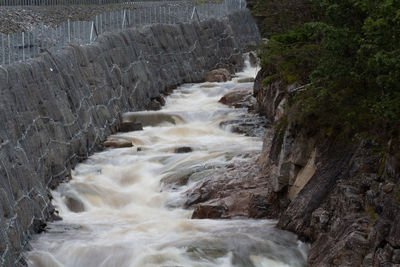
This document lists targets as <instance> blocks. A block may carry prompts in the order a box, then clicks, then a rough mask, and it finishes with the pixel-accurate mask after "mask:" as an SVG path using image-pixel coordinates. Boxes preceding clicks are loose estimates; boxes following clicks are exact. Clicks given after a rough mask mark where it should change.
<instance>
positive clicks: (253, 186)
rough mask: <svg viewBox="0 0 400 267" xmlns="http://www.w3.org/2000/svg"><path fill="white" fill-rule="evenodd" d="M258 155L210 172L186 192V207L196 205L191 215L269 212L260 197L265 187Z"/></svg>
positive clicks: (210, 216) (256, 214)
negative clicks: (260, 172)
mask: <svg viewBox="0 0 400 267" xmlns="http://www.w3.org/2000/svg"><path fill="white" fill-rule="evenodd" d="M257 156H258V155H257V154H255V155H251V157H250V158H248V159H246V160H243V161H241V162H235V163H232V164H231V166H227V168H226V169H223V171H220V172H217V173H210V174H209V175H207V176H206V177H204V179H203V180H200V181H199V182H197V184H196V185H195V186H194V187H193V188H191V189H189V190H188V191H187V192H186V203H185V206H186V207H193V206H194V207H195V211H194V214H193V218H225V219H226V218H237V217H252V218H261V217H264V216H265V212H269V210H268V206H269V202H268V200H267V199H264V198H263V193H265V190H266V188H267V185H266V183H265V180H264V179H263V177H259V176H258V174H259V165H258V164H257V163H256V158H257Z"/></svg>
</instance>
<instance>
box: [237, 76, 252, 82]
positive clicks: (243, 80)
mask: <svg viewBox="0 0 400 267" xmlns="http://www.w3.org/2000/svg"><path fill="white" fill-rule="evenodd" d="M236 82H237V83H252V82H254V78H252V77H248V78H241V79H238V80H237V81H236Z"/></svg>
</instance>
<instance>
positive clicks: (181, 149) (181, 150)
mask: <svg viewBox="0 0 400 267" xmlns="http://www.w3.org/2000/svg"><path fill="white" fill-rule="evenodd" d="M192 151H193V149H192V148H191V147H188V146H183V147H178V148H175V151H174V152H175V153H190V152H192Z"/></svg>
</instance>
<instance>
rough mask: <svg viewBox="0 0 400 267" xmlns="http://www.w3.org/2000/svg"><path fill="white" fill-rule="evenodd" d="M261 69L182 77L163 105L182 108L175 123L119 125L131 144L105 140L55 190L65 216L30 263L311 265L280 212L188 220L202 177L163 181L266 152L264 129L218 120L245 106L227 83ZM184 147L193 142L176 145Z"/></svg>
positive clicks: (46, 266)
mask: <svg viewBox="0 0 400 267" xmlns="http://www.w3.org/2000/svg"><path fill="white" fill-rule="evenodd" d="M247 65H248V64H247ZM255 74H256V69H255V68H251V67H249V66H247V68H246V69H245V70H244V71H243V72H241V73H238V74H237V77H236V78H234V79H233V80H232V81H229V82H225V83H215V84H212V85H211V83H201V84H185V85H182V86H180V87H179V88H177V89H176V90H174V92H173V93H172V94H171V95H170V96H168V97H167V99H166V105H165V106H164V107H163V109H162V110H160V111H157V112H159V113H160V114H162V113H163V114H175V115H176V117H177V118H179V120H177V121H176V123H175V124H173V123H171V122H168V121H166V122H163V123H160V124H158V125H155V126H147V127H144V129H143V130H142V131H135V132H129V133H119V134H117V136H120V137H123V138H125V139H129V140H131V141H132V144H133V145H134V146H133V147H129V148H118V149H106V150H105V151H103V152H100V153H96V154H94V155H93V156H91V157H89V158H88V159H87V160H86V161H84V162H83V163H81V164H79V165H77V166H76V168H75V169H74V170H73V171H72V179H71V180H70V181H69V182H68V183H65V184H62V185H60V186H59V187H58V188H57V190H55V191H53V192H52V195H53V198H54V199H53V204H54V206H55V207H56V209H57V210H58V212H59V215H60V216H61V217H62V218H63V220H62V221H56V222H51V223H49V224H48V226H47V228H46V231H45V232H44V233H42V234H40V235H37V236H36V237H35V238H34V239H33V240H32V242H31V245H32V250H31V251H29V252H27V253H26V257H27V259H28V264H29V266H32V267H61V266H65V267H67V266H68V267H100V266H104V267H112V266H115V267H121V266H127V267H145V266H164V267H168V266H170V267H172V266H182V267H183V266H185V267H186V266H187V267H191V266H199V267H207V266H257V267H258V266H260V267H261V266H266V267H267V266H271V267H273V266H305V265H306V257H307V250H308V246H307V245H306V244H303V243H302V242H300V241H298V240H297V238H296V236H295V235H294V234H291V233H289V232H285V231H281V230H279V229H277V228H276V227H275V225H276V221H273V220H252V219H240V218H239V219H231V220H209V219H202V220H198V219H191V215H192V212H193V211H192V210H188V209H184V208H183V202H184V201H185V192H186V191H187V190H188V189H190V188H191V187H193V186H194V185H195V184H196V183H199V182H201V181H198V180H195V179H194V180H189V182H188V184H187V185H184V186H181V187H179V188H174V189H164V188H163V187H162V185H161V183H160V181H161V180H162V178H163V177H165V176H167V175H168V176H171V175H174V173H179V172H180V171H181V170H182V169H184V168H190V167H196V166H202V165H205V164H213V165H224V164H225V165H226V164H229V163H231V162H232V161H236V162H240V161H241V160H246V159H244V158H243V157H242V156H241V155H243V154H245V153H260V150H261V147H262V140H261V138H258V137H248V136H245V135H240V134H236V133H232V132H230V131H229V127H228V128H222V127H221V126H220V123H221V122H222V121H226V120H232V119H235V118H237V117H238V116H240V115H241V114H244V113H245V112H246V110H245V109H234V108H230V107H228V106H225V105H222V104H220V103H218V100H219V99H220V98H221V97H222V96H223V95H224V94H226V93H227V92H229V91H231V90H233V89H235V88H238V87H244V86H246V85H247V86H251V85H252V84H251V83H248V84H239V83H237V79H239V78H243V77H254V76H255ZM212 86H214V87H212ZM157 112H155V113H157ZM179 147H190V148H192V150H193V151H192V152H190V153H175V149H176V148H179ZM228 155H229V156H228ZM232 155H233V156H232Z"/></svg>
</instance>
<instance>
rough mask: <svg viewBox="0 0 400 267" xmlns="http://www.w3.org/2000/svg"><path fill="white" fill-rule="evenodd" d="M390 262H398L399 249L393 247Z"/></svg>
mask: <svg viewBox="0 0 400 267" xmlns="http://www.w3.org/2000/svg"><path fill="white" fill-rule="evenodd" d="M392 262H393V263H395V264H399V263H400V249H394V250H393V254H392Z"/></svg>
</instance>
